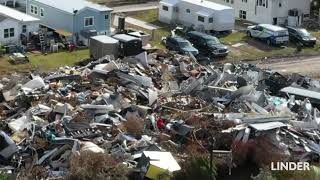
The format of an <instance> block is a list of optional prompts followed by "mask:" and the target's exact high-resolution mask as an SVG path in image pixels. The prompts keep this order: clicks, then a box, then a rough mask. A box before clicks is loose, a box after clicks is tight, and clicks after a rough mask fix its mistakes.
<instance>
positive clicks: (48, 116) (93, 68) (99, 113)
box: [0, 52, 320, 179]
mask: <svg viewBox="0 0 320 180" xmlns="http://www.w3.org/2000/svg"><path fill="white" fill-rule="evenodd" d="M0 90H1V96H0V102H1V104H0V112H1V114H0V119H1V120H2V121H1V129H2V131H1V132H0V137H1V147H0V157H1V163H0V164H1V169H2V170H5V171H7V172H8V171H10V172H12V173H13V174H17V178H19V177H20V178H21V177H29V179H39V178H48V177H50V178H56V179H59V178H60V179H63V178H66V177H69V178H70V179H72V178H75V177H77V178H78V179H88V178H89V179H90V178H93V177H95V179H108V178H111V179H117V178H118V179H120V178H124V177H131V176H135V179H137V178H143V177H147V178H149V179H159V178H160V179H168V178H169V177H170V176H172V175H173V174H174V172H179V171H183V168H185V167H186V165H185V164H186V161H187V160H188V159H189V158H190V156H191V155H192V156H197V154H201V155H202V156H205V157H206V158H207V157H209V154H211V155H212V157H213V158H214V161H215V162H219V161H221V162H222V164H225V166H226V167H228V169H229V171H228V172H229V173H230V174H231V173H232V168H234V167H235V166H236V165H240V164H241V163H243V161H245V159H247V158H248V156H252V158H253V159H255V162H256V163H257V164H258V165H262V164H268V163H269V162H270V161H275V160H279V159H282V160H286V161H309V162H314V161H319V154H320V145H319V141H320V137H319V135H320V134H319V123H320V113H319V111H318V109H317V107H318V106H319V104H320V81H316V80H312V79H309V78H307V77H304V76H301V75H298V74H292V75H290V76H283V75H281V74H279V73H277V72H273V71H271V70H262V69H259V68H257V67H256V66H254V65H250V64H229V63H227V64H216V65H201V64H199V63H198V62H197V60H196V59H195V58H194V57H192V55H191V56H190V57H189V56H182V55H177V54H170V53H163V52H155V53H150V54H147V53H146V52H143V53H141V54H139V55H137V56H135V57H127V58H123V59H114V58H113V57H111V56H105V57H103V58H101V59H99V60H96V61H91V62H88V61H87V62H85V61H84V62H80V63H79V65H77V66H75V67H61V68H60V69H58V70H57V71H55V72H51V73H37V72H33V73H32V74H30V76H29V77H27V76H22V75H21V76H19V75H13V76H11V77H10V78H2V79H1V80H0ZM219 157H220V160H219ZM221 157H222V160H221ZM127 172H128V174H127ZM129 172H130V173H129ZM188 173H190V172H188ZM129 174H130V175H129ZM190 176H191V175H190Z"/></svg>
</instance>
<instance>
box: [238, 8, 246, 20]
mask: <svg viewBox="0 0 320 180" xmlns="http://www.w3.org/2000/svg"><path fill="white" fill-rule="evenodd" d="M239 18H240V19H243V20H246V19H247V11H244V10H239Z"/></svg>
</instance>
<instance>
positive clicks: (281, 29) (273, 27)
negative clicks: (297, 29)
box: [258, 24, 287, 31]
mask: <svg viewBox="0 0 320 180" xmlns="http://www.w3.org/2000/svg"><path fill="white" fill-rule="evenodd" d="M258 26H261V27H264V28H266V29H269V30H273V31H285V30H287V29H285V28H283V27H280V26H275V25H272V24H259V25H258Z"/></svg>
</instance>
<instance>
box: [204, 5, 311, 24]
mask: <svg viewBox="0 0 320 180" xmlns="http://www.w3.org/2000/svg"><path fill="white" fill-rule="evenodd" d="M208 1H211V2H215V3H220V4H224V5H227V6H231V7H233V8H234V9H235V13H236V17H238V18H240V19H244V20H248V21H251V22H254V23H258V24H274V25H289V26H300V25H301V23H302V21H303V18H306V17H308V16H309V15H310V5H311V0H208Z"/></svg>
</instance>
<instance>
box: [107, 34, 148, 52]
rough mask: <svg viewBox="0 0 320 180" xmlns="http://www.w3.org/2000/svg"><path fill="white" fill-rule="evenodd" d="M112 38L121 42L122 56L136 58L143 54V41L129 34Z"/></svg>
mask: <svg viewBox="0 0 320 180" xmlns="http://www.w3.org/2000/svg"><path fill="white" fill-rule="evenodd" d="M112 37H113V38H114V39H117V40H119V43H120V55H121V56H135V55H137V54H140V53H141V52H142V41H141V39H140V38H137V37H134V36H130V35H128V34H116V35H114V36H112Z"/></svg>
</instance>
